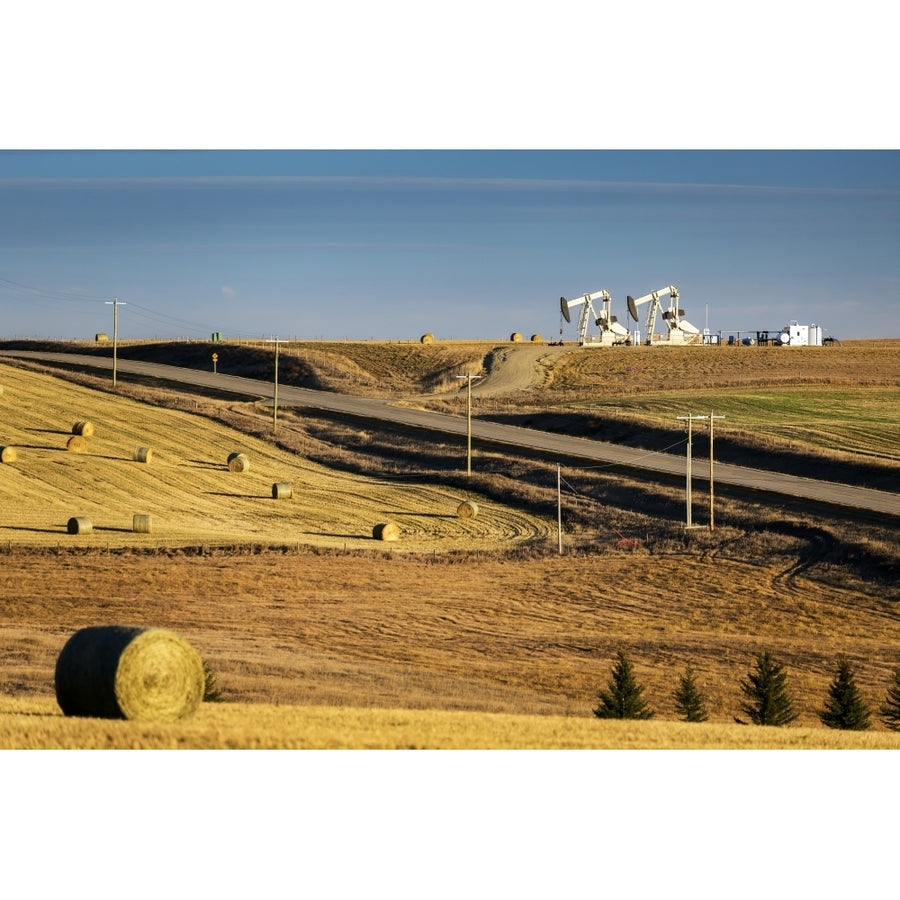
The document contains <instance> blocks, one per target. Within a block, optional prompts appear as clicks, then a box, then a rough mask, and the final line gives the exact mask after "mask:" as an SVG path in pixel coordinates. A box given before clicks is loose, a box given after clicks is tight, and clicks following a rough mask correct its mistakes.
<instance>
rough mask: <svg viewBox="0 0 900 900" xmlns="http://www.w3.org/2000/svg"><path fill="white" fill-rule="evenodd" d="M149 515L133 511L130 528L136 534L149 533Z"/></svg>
mask: <svg viewBox="0 0 900 900" xmlns="http://www.w3.org/2000/svg"><path fill="white" fill-rule="evenodd" d="M150 525H151V521H150V515H149V514H148V513H135V514H134V516H132V519H131V530H132V531H134V532H136V533H137V534H150Z"/></svg>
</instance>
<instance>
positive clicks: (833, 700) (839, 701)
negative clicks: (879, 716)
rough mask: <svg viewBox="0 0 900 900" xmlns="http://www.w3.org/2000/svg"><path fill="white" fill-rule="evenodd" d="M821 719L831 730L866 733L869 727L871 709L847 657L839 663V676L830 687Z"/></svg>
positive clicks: (820, 715)
mask: <svg viewBox="0 0 900 900" xmlns="http://www.w3.org/2000/svg"><path fill="white" fill-rule="evenodd" d="M819 718H820V719H821V720H822V723H823V724H824V725H827V726H828V727H829V728H842V729H844V730H846V731H865V730H866V729H867V728H868V727H869V707H868V706H867V705H866V703H865V701H864V700H863V698H862V696H861V695H860V693H859V689H858V688H857V686H856V676H855V675H854V672H853V666H852V665H851V664H850V660H848V659H847V658H846V657H843V656H842V657H841V658H840V660H839V661H838V671H837V675H835V677H834V681H832V682H831V684H830V685H829V687H828V699H827V700H826V701H825V709H823V710H822V712H820V713H819Z"/></svg>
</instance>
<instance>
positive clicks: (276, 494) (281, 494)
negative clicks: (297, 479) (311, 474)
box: [272, 481, 294, 500]
mask: <svg viewBox="0 0 900 900" xmlns="http://www.w3.org/2000/svg"><path fill="white" fill-rule="evenodd" d="M293 495H294V491H293V488H292V487H291V483H290V482H289V481H276V482H275V484H273V485H272V499H273V500H290V499H291V497H292V496H293Z"/></svg>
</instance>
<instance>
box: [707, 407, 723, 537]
mask: <svg viewBox="0 0 900 900" xmlns="http://www.w3.org/2000/svg"><path fill="white" fill-rule="evenodd" d="M724 418H725V416H714V415H713V412H712V410H710V411H709V530H710V531H715V529H716V520H715V513H714V512H713V490H714V488H713V422H714V420H715V419H724Z"/></svg>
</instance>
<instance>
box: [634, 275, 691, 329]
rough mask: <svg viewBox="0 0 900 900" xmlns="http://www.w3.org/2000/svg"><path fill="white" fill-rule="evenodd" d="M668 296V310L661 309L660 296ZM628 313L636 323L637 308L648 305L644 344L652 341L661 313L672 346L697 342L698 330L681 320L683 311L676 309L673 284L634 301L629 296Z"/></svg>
mask: <svg viewBox="0 0 900 900" xmlns="http://www.w3.org/2000/svg"><path fill="white" fill-rule="evenodd" d="M662 294H668V295H669V308H668V309H665V310H664V309H663V308H662V304H661V303H660V301H659V298H660V295H662ZM627 302H628V312H629V313H630V314H631V318H632V319H634V320H635V322H637V320H638V307H639V306H643V304H645V303H649V304H650V308H649V309H648V310H647V324H646V326H645V334H646V335H647V337H646V341H645V343H647V344H650V343H652V341H653V329H654V327H655V326H656V316H657V314H659V313H660V312H662V317H663V321H664V322H665V323H666V325H667V326H668V329H669V341H670V342H671V343H673V344H688V343H696V342H697V341H698V340H699V335H700V329H699V328H697V327H696V326H694V325H691V323H690V322H688V321H687V319H683V318H682V316H683V315H684V310H683V309H679V308H678V288H677V287H675V285H674V284H670V285H669V286H668V287H664V288H660V289H659V290H658V291H651V292H650V293H649V294H646V295H645V296H643V297H638V298H637V300H635V299H634V297H632V296H631V295H630V294H629V295H628V298H627Z"/></svg>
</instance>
